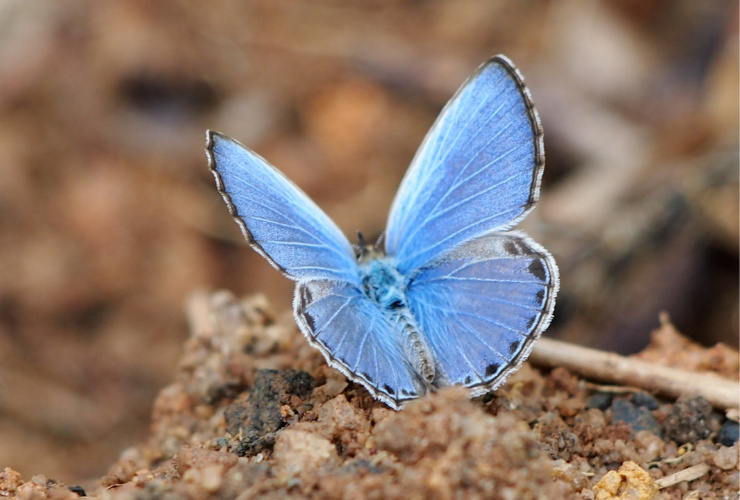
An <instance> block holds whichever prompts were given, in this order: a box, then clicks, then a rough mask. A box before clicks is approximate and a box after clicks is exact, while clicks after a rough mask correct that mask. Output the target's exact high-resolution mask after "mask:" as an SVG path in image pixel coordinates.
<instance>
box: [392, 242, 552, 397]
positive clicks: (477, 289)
mask: <svg viewBox="0 0 740 500" xmlns="http://www.w3.org/2000/svg"><path fill="white" fill-rule="evenodd" d="M558 282H559V278H558V269H557V267H556V265H555V261H554V259H553V258H552V256H551V255H550V254H549V253H548V252H547V250H545V249H544V248H542V247H541V246H540V245H539V244H537V243H535V242H534V241H533V240H532V239H531V238H530V237H528V236H527V235H525V234H523V233H520V232H504V233H493V234H491V235H487V236H483V237H481V238H477V239H474V240H471V241H469V242H467V243H464V244H462V245H459V246H458V247H456V248H455V249H453V250H451V251H449V252H447V253H445V254H443V255H441V256H440V257H438V258H437V259H436V260H434V261H432V262H430V263H429V264H428V265H426V266H424V267H422V268H421V269H419V270H418V272H417V273H416V275H415V276H414V277H413V278H412V279H411V282H410V284H409V287H408V289H407V292H406V293H407V298H408V301H409V307H410V308H411V310H412V312H413V314H414V316H415V317H416V319H417V322H418V324H419V327H420V329H421V331H423V332H424V335H425V336H426V340H427V342H428V343H429V345H430V347H431V348H432V350H433V351H434V353H435V358H436V363H437V379H436V380H435V385H437V386H444V385H449V384H461V385H465V386H468V387H471V388H472V391H471V393H472V394H473V395H478V394H482V393H484V392H486V391H488V390H492V389H495V388H496V387H497V386H498V385H500V383H502V382H503V381H504V380H505V379H506V377H507V376H508V375H509V374H510V373H511V372H513V371H514V370H516V369H517V368H518V367H519V365H521V363H522V361H524V359H526V357H527V355H528V354H529V351H530V350H531V348H532V344H533V343H534V341H535V340H537V339H538V338H539V336H540V334H541V332H542V331H543V330H544V329H545V328H547V325H548V324H549V322H550V319H551V317H552V310H553V307H554V304H555V295H556V294H557V289H558Z"/></svg>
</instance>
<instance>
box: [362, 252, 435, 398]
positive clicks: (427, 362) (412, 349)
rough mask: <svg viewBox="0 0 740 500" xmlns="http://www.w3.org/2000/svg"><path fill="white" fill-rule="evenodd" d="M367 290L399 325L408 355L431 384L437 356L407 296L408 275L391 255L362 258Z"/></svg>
mask: <svg viewBox="0 0 740 500" xmlns="http://www.w3.org/2000/svg"><path fill="white" fill-rule="evenodd" d="M358 268H359V270H360V276H361V281H362V287H363V291H364V292H365V295H367V296H368V298H369V299H370V300H372V301H373V302H375V303H376V304H377V306H378V308H379V309H380V310H381V312H382V313H383V315H384V316H385V317H386V319H387V320H388V322H389V323H390V324H391V325H393V326H394V327H395V330H396V332H397V334H398V335H399V340H400V341H401V343H402V345H403V350H404V354H405V355H406V359H407V360H408V361H409V363H410V364H411V366H413V368H414V371H415V372H416V374H417V375H418V376H419V377H420V378H421V379H422V380H424V381H425V382H426V383H427V385H430V384H431V383H432V382H433V380H434V378H435V377H436V369H435V363H434V356H433V354H432V351H431V349H430V348H429V345H428V344H427V342H426V340H425V339H424V336H423V334H422V333H421V331H420V330H419V327H418V324H417V322H416V318H414V314H413V313H412V312H411V309H410V308H409V306H408V301H407V299H406V288H407V286H408V279H407V278H406V277H404V276H403V275H402V274H401V273H399V272H398V270H397V269H396V268H395V266H394V263H393V260H392V258H391V257H387V256H378V257H372V258H369V259H363V260H361V261H360V263H359V266H358Z"/></svg>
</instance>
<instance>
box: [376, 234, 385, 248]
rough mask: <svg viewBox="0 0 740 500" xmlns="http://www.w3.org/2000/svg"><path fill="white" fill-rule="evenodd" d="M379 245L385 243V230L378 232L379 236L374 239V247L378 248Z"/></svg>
mask: <svg viewBox="0 0 740 500" xmlns="http://www.w3.org/2000/svg"><path fill="white" fill-rule="evenodd" d="M381 245H385V231H383V232H382V233H380V236H378V239H377V240H375V249H376V250H380V246H381Z"/></svg>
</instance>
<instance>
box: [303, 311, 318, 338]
mask: <svg viewBox="0 0 740 500" xmlns="http://www.w3.org/2000/svg"><path fill="white" fill-rule="evenodd" d="M301 316H303V321H305V322H306V324H307V325H308V328H309V330H311V333H316V324H315V323H314V321H313V318H312V317H311V315H310V314H309V313H308V312H307V311H303V312H302V313H301Z"/></svg>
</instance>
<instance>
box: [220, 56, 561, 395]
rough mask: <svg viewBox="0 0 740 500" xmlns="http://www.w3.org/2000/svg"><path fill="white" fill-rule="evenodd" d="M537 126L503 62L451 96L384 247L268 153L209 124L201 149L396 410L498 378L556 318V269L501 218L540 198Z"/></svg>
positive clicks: (265, 251) (326, 336)
mask: <svg viewBox="0 0 740 500" xmlns="http://www.w3.org/2000/svg"><path fill="white" fill-rule="evenodd" d="M542 136H543V132H542V125H541V124H540V119H539V116H538V115H537V111H536V110H535V108H534V105H533V104H532V99H531V96H530V93H529V90H528V89H527V87H526V86H525V85H524V80H523V78H522V75H521V73H519V71H518V70H517V69H516V68H515V67H514V65H513V64H512V63H511V61H509V59H508V58H506V57H504V56H500V55H499V56H496V57H493V58H492V59H490V60H489V61H488V62H486V63H485V64H483V65H482V66H481V67H480V68H478V70H477V71H476V72H475V74H473V76H472V77H470V78H469V79H468V81H467V82H465V83H464V84H463V86H462V87H461V88H460V89H459V90H458V91H457V93H456V94H455V95H454V97H453V98H452V99H451V100H450V102H449V103H447V105H446V106H445V108H444V109H443V110H442V113H441V114H440V116H439V118H437V121H436V122H435V124H434V126H433V127H432V129H431V130H430V131H429V133H428V134H427V136H426V138H425V139H424V142H423V143H422V145H421V147H420V148H419V151H418V152H417V153H416V156H415V157H414V160H413V161H412V163H411V166H410V167H409V170H408V172H407V173H406V176H405V178H404V179H403V181H402V183H401V187H400V189H399V191H398V194H397V195H396V198H395V200H394V202H393V205H392V207H391V211H390V216H389V217H388V225H387V231H386V239H385V251H382V250H380V249H378V248H374V247H372V246H367V245H365V244H364V242H363V241H362V239H361V240H360V245H361V248H360V250H359V252H357V254H356V252H355V251H354V250H353V247H352V246H351V245H350V244H349V242H348V241H347V239H346V238H345V237H344V235H343V234H342V232H341V231H340V230H339V228H338V227H337V226H336V225H335V224H334V222H332V221H331V219H329V217H328V216H327V215H326V214H325V213H324V212H323V211H322V210H321V209H320V208H319V207H318V206H316V205H315V204H314V203H313V202H312V201H311V200H310V199H309V198H308V196H307V195H306V194H305V193H304V192H303V191H301V190H300V189H299V188H298V187H297V186H296V185H295V184H293V183H292V182H291V181H290V180H289V179H288V178H286V177H285V176H284V175H283V174H282V173H280V172H279V171H278V170H277V169H275V168H274V167H273V166H271V165H270V164H269V163H267V162H266V161H265V160H264V159H263V158H261V157H260V156H258V155H257V154H255V153H253V152H252V151H250V150H249V149H247V148H245V147H244V146H242V145H241V144H239V143H238V142H236V141H235V140H233V139H230V138H228V137H226V136H224V135H222V134H220V133H218V132H212V131H209V132H208V133H207V145H206V152H207V156H208V161H209V166H210V169H211V171H212V172H213V175H214V177H215V178H216V184H217V187H218V190H219V192H220V193H221V195H222V196H223V198H224V200H225V201H226V204H227V206H228V208H229V211H230V212H231V215H233V216H234V218H235V219H236V222H237V223H238V224H239V226H240V227H241V230H242V232H243V233H244V236H245V237H246V238H247V240H248V241H249V243H250V244H251V245H252V247H253V248H254V249H255V250H256V251H257V252H259V253H260V254H261V255H262V256H263V257H265V258H266V259H267V260H268V261H269V262H270V263H271V264H272V265H273V266H274V267H275V268H277V269H278V270H279V271H281V272H282V273H283V274H285V275H286V276H287V277H288V278H290V279H293V280H295V281H296V282H297V284H296V290H295V298H294V301H293V310H294V313H295V319H296V321H297V323H298V326H299V327H300V329H301V331H302V332H303V334H304V335H305V336H306V338H307V339H308V342H309V343H310V344H311V345H312V346H314V347H316V348H317V349H319V350H320V351H321V353H322V354H323V355H324V357H325V358H326V361H327V363H329V365H330V366H332V367H334V368H336V369H337V370H339V371H340V372H342V373H343V374H344V375H346V376H347V377H348V378H349V379H351V380H353V381H355V382H358V383H360V384H362V385H363V386H364V387H365V388H367V390H368V391H370V393H371V394H372V395H373V396H374V397H376V398H377V399H379V400H381V401H383V402H384V403H386V404H387V405H388V406H390V407H392V408H394V409H399V408H401V407H402V406H403V405H404V403H406V402H407V401H409V400H411V399H414V398H417V397H419V396H422V395H424V394H426V393H428V392H433V391H434V390H436V388H438V387H443V386H447V385H452V384H458V385H463V386H466V387H468V388H469V389H470V394H471V396H478V395H481V394H484V393H486V392H488V391H492V390H494V389H496V388H497V387H498V386H500V385H501V384H502V383H503V382H504V381H505V380H506V378H507V377H508V376H509V375H511V373H513V372H514V371H516V370H517V369H518V368H519V366H520V365H521V364H522V362H523V361H524V360H525V359H526V358H527V356H528V355H529V352H530V350H531V349H532V345H533V344H534V342H535V341H536V340H537V339H538V338H539V337H540V335H541V333H542V332H543V331H544V330H545V329H546V328H547V326H548V325H549V323H550V320H551V318H552V311H553V307H554V305H555V296H556V294H557V291H558V286H559V278H558V268H557V266H556V265H555V261H554V259H553V257H552V256H551V255H550V253H549V252H548V251H547V250H545V249H544V248H543V247H542V246H540V245H539V244H538V243H536V242H535V241H533V240H532V239H531V238H530V237H529V236H527V235H526V234H524V233H523V232H520V231H511V230H510V229H511V228H512V227H513V226H515V225H516V224H517V223H518V222H519V221H521V220H522V219H523V218H524V217H525V216H526V215H527V214H528V213H529V211H530V210H532V209H533V208H534V205H535V203H536V202H537V199H538V198H539V191H540V180H541V178H542V172H543V169H544V164H545V153H544V144H543V139H542Z"/></svg>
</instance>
